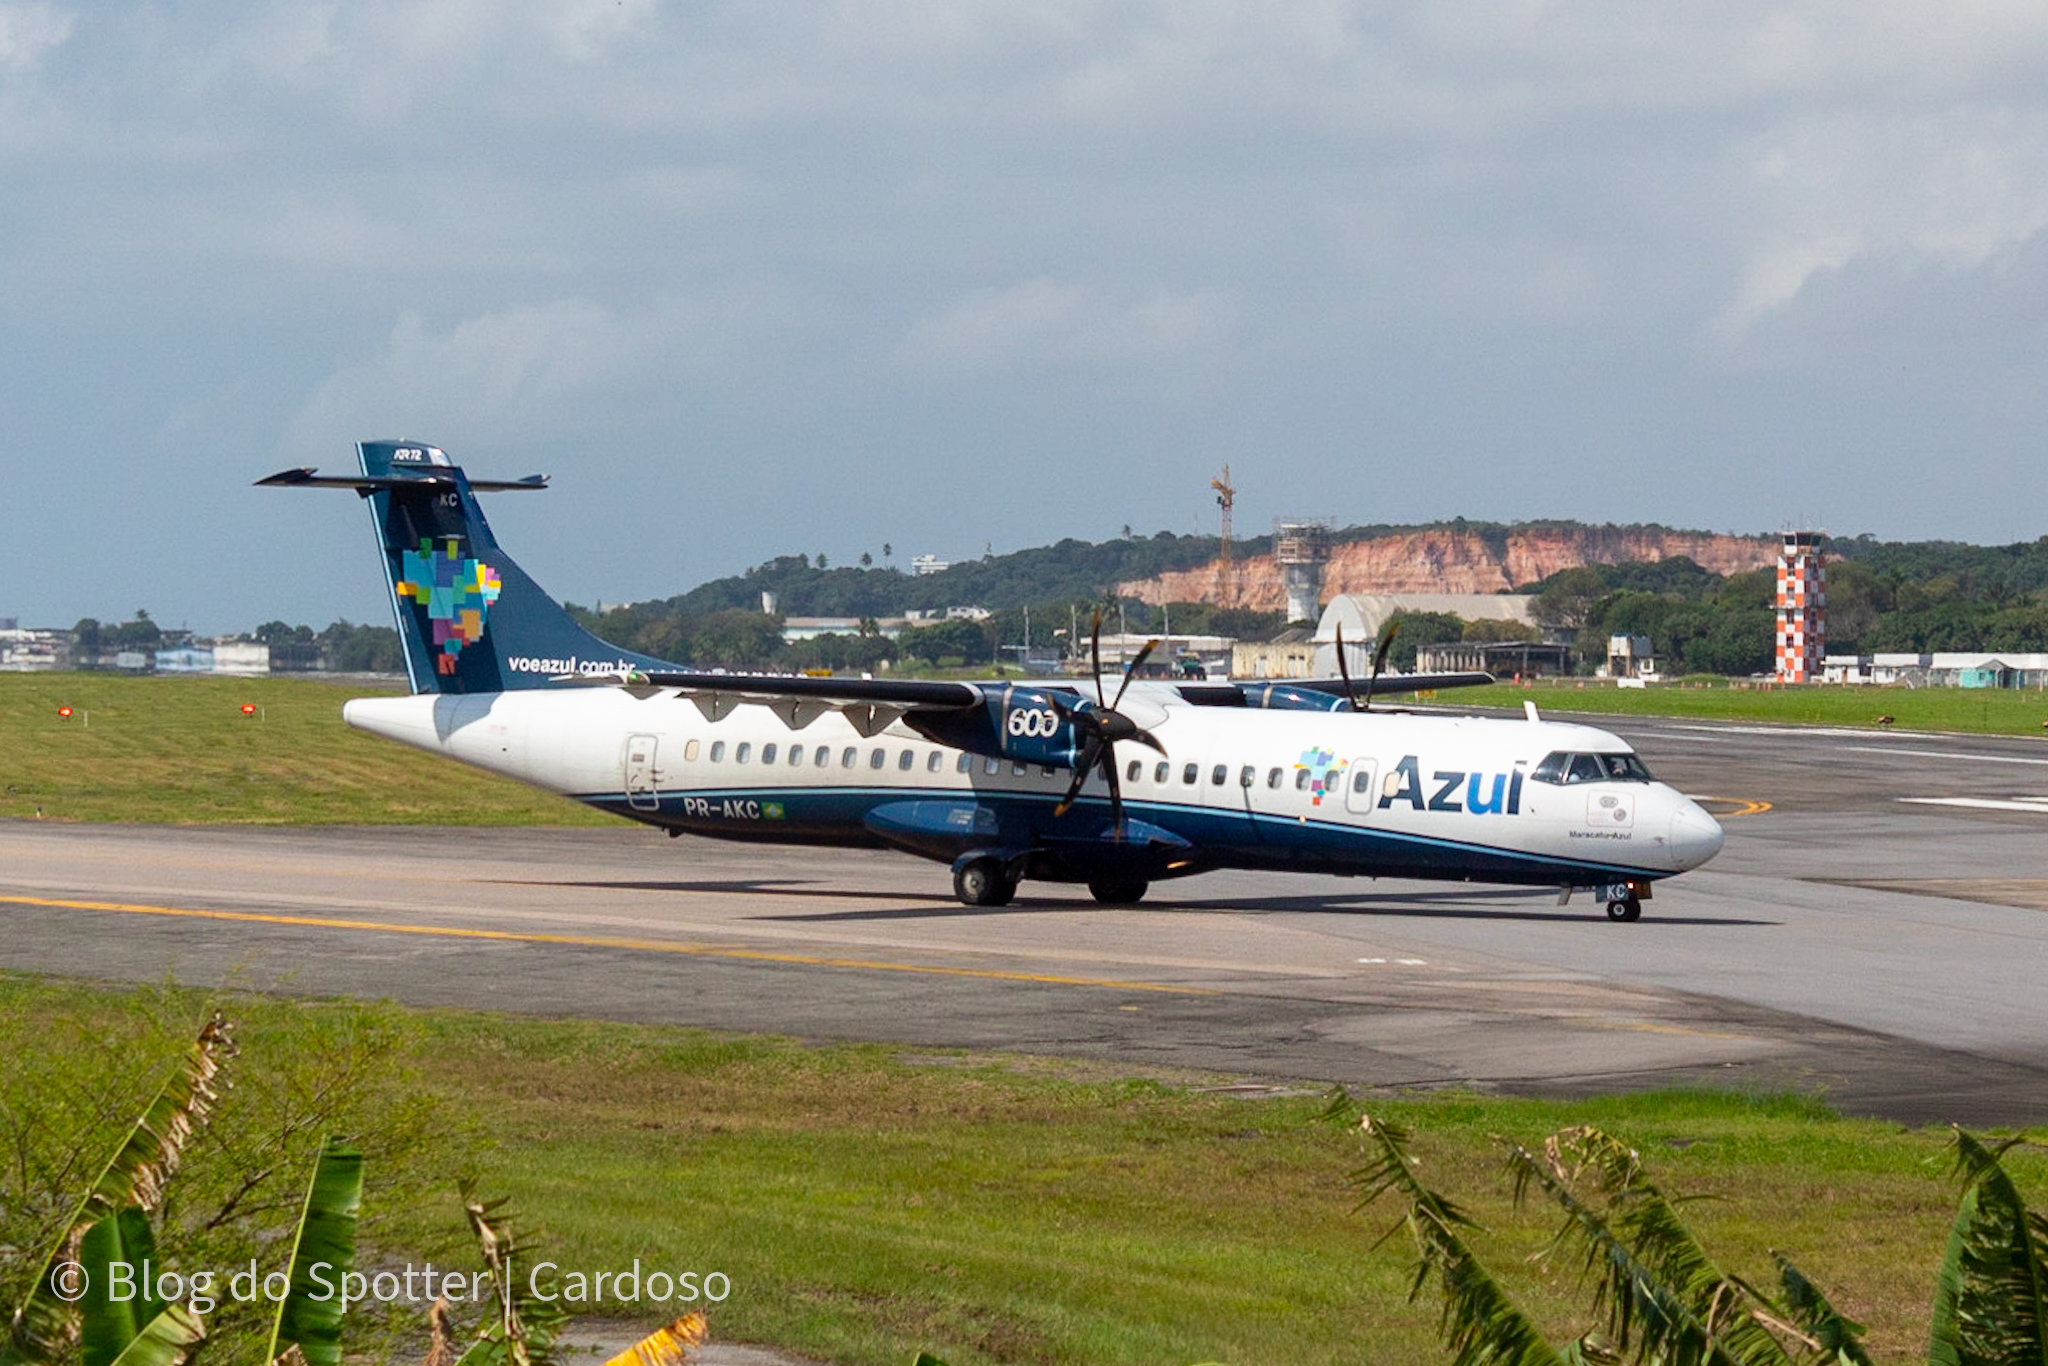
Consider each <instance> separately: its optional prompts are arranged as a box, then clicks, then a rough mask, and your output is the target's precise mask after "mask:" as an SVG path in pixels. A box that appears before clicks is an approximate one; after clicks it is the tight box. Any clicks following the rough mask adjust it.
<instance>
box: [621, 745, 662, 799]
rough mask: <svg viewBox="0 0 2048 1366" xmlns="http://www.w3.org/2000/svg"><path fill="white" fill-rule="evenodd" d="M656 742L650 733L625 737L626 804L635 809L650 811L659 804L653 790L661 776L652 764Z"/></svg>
mask: <svg viewBox="0 0 2048 1366" xmlns="http://www.w3.org/2000/svg"><path fill="white" fill-rule="evenodd" d="M658 743H659V742H658V741H657V740H656V738H655V737H654V736H652V735H629V736H627V737H626V805H628V806H630V807H632V808H633V809H634V810H635V811H652V810H654V809H655V808H656V807H657V806H659V805H661V799H660V797H659V796H658V795H657V794H656V790H655V789H656V786H657V785H658V783H659V781H660V778H661V774H660V772H659V771H658V770H657V769H656V768H655V766H654V756H655V747H656V745H657V744H658Z"/></svg>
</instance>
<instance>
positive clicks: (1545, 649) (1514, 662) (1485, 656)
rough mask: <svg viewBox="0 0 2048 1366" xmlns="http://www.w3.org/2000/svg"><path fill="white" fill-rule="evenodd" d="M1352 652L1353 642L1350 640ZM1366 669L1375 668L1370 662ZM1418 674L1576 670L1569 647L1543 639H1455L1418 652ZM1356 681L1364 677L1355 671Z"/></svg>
mask: <svg viewBox="0 0 2048 1366" xmlns="http://www.w3.org/2000/svg"><path fill="white" fill-rule="evenodd" d="M1344 644H1345V647H1346V649H1347V651H1348V649H1349V648H1350V645H1351V642H1350V640H1349V639H1346V640H1345V642H1344ZM1366 667H1367V668H1368V669H1370V668H1371V667H1372V665H1371V664H1370V663H1369V662H1368V663H1367V665H1366ZM1415 671H1416V672H1417V673H1425V674H1450V673H1471V672H1474V671H1477V672H1481V673H1490V674H1492V675H1493V676H1494V677H1495V678H1510V677H1515V676H1520V677H1522V678H1551V677H1557V676H1559V675H1562V674H1568V673H1570V672H1571V671H1572V651H1571V646H1569V645H1554V644H1546V643H1545V642H1543V641H1540V640H1490V641H1483V642H1482V641H1476V640H1453V641H1445V642H1443V643H1441V644H1436V645H1424V646H1421V647H1419V648H1417V650H1416V651H1415ZM1351 676H1352V677H1353V678H1354V679H1356V678H1359V677H1360V675H1359V674H1358V673H1357V672H1356V671H1354V672H1353V673H1352V675H1351Z"/></svg>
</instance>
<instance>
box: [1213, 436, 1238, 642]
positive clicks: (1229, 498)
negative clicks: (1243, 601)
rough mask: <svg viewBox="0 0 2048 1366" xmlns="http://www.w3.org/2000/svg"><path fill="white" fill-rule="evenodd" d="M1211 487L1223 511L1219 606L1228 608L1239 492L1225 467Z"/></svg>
mask: <svg viewBox="0 0 2048 1366" xmlns="http://www.w3.org/2000/svg"><path fill="white" fill-rule="evenodd" d="M1209 487H1210V488H1212V489H1214V490H1216V506H1217V507H1219V508H1222V509H1223V519H1222V520H1223V528H1222V529H1223V538H1222V539H1223V549H1222V553H1221V554H1219V555H1218V556H1217V557H1216V558H1217V560H1218V562H1219V563H1220V564H1221V565H1222V566H1223V572H1222V575H1221V579H1222V588H1223V591H1222V594H1221V596H1222V598H1223V601H1222V602H1220V603H1218V604H1217V606H1219V607H1228V606H1229V605H1230V595H1231V586H1232V579H1233V577H1234V574H1233V568H1234V566H1233V565H1232V564H1231V559H1230V510H1231V508H1233V507H1235V506H1236V505H1237V490H1236V489H1235V488H1234V487H1232V485H1231V483H1230V466H1228V465H1225V466H1224V467H1223V477H1222V478H1221V479H1211V480H1210V481H1209Z"/></svg>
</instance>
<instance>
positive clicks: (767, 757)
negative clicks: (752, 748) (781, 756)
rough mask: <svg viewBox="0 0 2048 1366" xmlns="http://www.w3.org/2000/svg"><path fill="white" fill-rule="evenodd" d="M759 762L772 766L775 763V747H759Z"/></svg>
mask: <svg viewBox="0 0 2048 1366" xmlns="http://www.w3.org/2000/svg"><path fill="white" fill-rule="evenodd" d="M761 762H762V763H764V764H772V763H774V762H775V746H773V745H763V746H761Z"/></svg>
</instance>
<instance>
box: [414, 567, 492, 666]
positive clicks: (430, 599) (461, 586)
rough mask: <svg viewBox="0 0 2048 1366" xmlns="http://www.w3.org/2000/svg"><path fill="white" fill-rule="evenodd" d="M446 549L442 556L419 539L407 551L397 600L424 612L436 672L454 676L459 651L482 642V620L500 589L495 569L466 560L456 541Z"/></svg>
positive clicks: (487, 614)
mask: <svg viewBox="0 0 2048 1366" xmlns="http://www.w3.org/2000/svg"><path fill="white" fill-rule="evenodd" d="M447 546H448V548H447V550H445V551H441V550H436V549H434V543H433V542H432V541H431V540H422V541H421V542H420V548H419V549H418V550H408V551H406V552H405V557H404V562H403V564H402V565H401V567H400V574H399V579H398V596H399V597H401V598H411V599H412V600H413V601H414V602H416V603H418V604H419V605H420V606H422V607H424V608H426V609H427V620H428V621H429V622H430V623H431V624H432V627H433V642H434V650H435V656H434V671H435V672H436V673H444V674H452V673H454V672H455V657H456V656H457V655H459V654H461V653H462V647H463V646H465V645H474V644H476V643H477V642H478V641H479V640H482V639H483V637H484V619H485V618H486V617H488V616H489V615H490V611H491V604H492V603H494V602H496V601H497V600H498V594H499V593H501V592H502V591H504V585H503V583H501V582H500V580H499V578H498V571H497V570H495V569H493V568H491V567H490V566H489V565H487V564H485V563H484V562H483V561H482V560H472V559H467V558H464V556H463V555H462V553H461V543H460V542H458V541H456V540H454V539H452V538H451V539H450V540H449V541H448V542H447Z"/></svg>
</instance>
